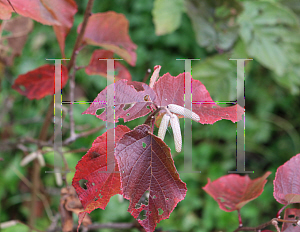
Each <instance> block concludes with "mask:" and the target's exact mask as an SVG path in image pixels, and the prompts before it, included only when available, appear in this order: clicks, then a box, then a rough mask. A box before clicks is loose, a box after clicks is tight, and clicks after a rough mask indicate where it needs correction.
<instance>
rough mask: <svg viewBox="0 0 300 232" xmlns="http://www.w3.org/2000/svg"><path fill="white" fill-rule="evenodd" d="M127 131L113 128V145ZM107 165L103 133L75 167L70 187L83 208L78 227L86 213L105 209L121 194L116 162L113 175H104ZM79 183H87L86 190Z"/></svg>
mask: <svg viewBox="0 0 300 232" xmlns="http://www.w3.org/2000/svg"><path fill="white" fill-rule="evenodd" d="M110 130H114V129H110ZM129 131H130V129H129V128H128V127H127V126H123V125H118V126H117V127H116V128H115V144H116V143H117V142H118V141H119V140H120V138H121V137H122V136H123V135H124V134H125V133H126V132H129ZM109 165H112V164H109V163H107V132H105V133H104V134H102V135H101V136H99V137H98V138H97V139H95V141H94V142H93V144H92V147H91V148H90V149H89V150H88V152H87V153H86V154H85V155H84V156H83V157H82V158H81V160H80V161H79V162H78V164H77V165H76V167H75V168H76V172H75V175H74V178H73V181H72V185H73V187H74V188H75V190H76V192H77V194H78V197H79V200H80V201H81V203H82V206H83V207H84V211H83V212H82V213H80V214H79V221H78V223H79V226H80V224H81V222H82V220H83V219H84V216H85V215H86V213H90V212H91V211H93V210H95V209H97V208H101V209H105V207H106V205H107V204H108V202H109V200H110V198H111V197H112V196H114V195H116V194H122V191H121V183H120V173H119V169H118V164H117V160H116V159H115V167H114V168H113V170H115V172H114V173H105V171H107V170H109V169H108V166H109ZM80 181H87V183H85V186H86V189H84V188H82V187H81V186H80ZM79 226H78V228H79Z"/></svg>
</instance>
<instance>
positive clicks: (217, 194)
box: [203, 172, 271, 212]
mask: <svg viewBox="0 0 300 232" xmlns="http://www.w3.org/2000/svg"><path fill="white" fill-rule="evenodd" d="M270 174H271V172H266V173H265V175H263V176H262V177H259V178H257V179H254V180H251V179H250V178H249V176H248V175H246V176H240V175H237V174H229V175H226V176H222V177H220V178H219V179H217V180H215V181H213V182H211V181H210V179H209V178H208V183H207V184H206V185H205V187H203V189H204V190H205V191H206V192H207V193H208V194H209V195H211V196H212V197H213V198H214V199H215V201H217V202H218V204H219V207H220V208H221V209H222V210H224V211H226V212H231V211H234V210H239V209H241V208H242V207H243V206H244V205H245V204H247V203H248V202H249V201H252V200H254V199H255V198H257V197H259V196H260V194H261V193H262V192H263V190H264V186H265V184H266V182H267V180H266V179H267V177H268V176H269V175H270Z"/></svg>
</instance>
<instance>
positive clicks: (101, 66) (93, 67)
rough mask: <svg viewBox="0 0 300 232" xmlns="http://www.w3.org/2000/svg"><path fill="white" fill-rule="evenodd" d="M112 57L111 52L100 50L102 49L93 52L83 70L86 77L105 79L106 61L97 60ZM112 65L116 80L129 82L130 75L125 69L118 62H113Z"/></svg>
mask: <svg viewBox="0 0 300 232" xmlns="http://www.w3.org/2000/svg"><path fill="white" fill-rule="evenodd" d="M113 56H114V53H113V52H111V51H107V50H102V49H99V50H95V51H94V52H93V55H92V58H91V60H90V63H89V65H88V66H87V67H86V68H85V72H86V73H87V74H88V75H101V76H104V77H107V61H105V60H99V59H112V58H113ZM114 63H115V72H116V74H115V77H116V80H119V79H126V80H131V75H130V72H129V71H128V70H127V68H126V67H125V66H124V65H122V64H121V63H120V62H118V61H114Z"/></svg>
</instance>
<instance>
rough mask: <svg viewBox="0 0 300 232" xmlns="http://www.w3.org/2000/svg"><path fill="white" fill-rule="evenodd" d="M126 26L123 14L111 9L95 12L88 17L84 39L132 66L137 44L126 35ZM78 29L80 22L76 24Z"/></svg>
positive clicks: (127, 24)
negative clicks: (114, 54) (116, 55)
mask: <svg viewBox="0 0 300 232" xmlns="http://www.w3.org/2000/svg"><path fill="white" fill-rule="evenodd" d="M128 27H129V23H128V20H127V19H126V17H125V16H124V15H123V14H118V13H116V12H113V11H108V12H104V13H96V14H93V15H92V16H91V17H90V18H89V21H88V24H87V27H86V30H85V34H84V41H85V42H86V43H88V44H91V45H96V46H100V47H103V48H105V49H107V50H110V51H112V52H114V53H116V54H118V55H119V56H120V57H122V58H124V59H125V60H126V61H127V62H128V63H129V64H130V65H132V66H134V65H135V62H136V53H135V50H136V48H137V46H136V45H135V44H134V43H133V42H132V41H131V39H130V37H129V35H128ZM80 29H81V24H80V25H79V26H78V29H77V32H79V31H80Z"/></svg>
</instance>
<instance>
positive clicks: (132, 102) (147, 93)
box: [82, 79, 156, 122]
mask: <svg viewBox="0 0 300 232" xmlns="http://www.w3.org/2000/svg"><path fill="white" fill-rule="evenodd" d="M112 85H114V84H111V85H110V86H112ZM106 95H107V87H106V88H105V89H104V90H103V91H101V92H100V93H99V94H98V96H97V97H96V98H95V100H94V102H93V103H92V105H91V106H90V107H89V108H88V109H87V110H86V111H84V112H83V113H82V114H92V115H96V116H97V117H98V118H100V119H101V120H103V121H108V122H113V121H114V114H113V111H112V114H110V115H109V114H108V115H106V114H107V113H106V112H107V105H106ZM112 98H113V96H112ZM155 98H156V95H155V93H154V91H153V90H152V89H151V88H150V87H149V86H148V85H146V84H144V83H139V82H134V81H133V82H128V81H127V80H124V79H122V80H119V81H117V82H116V83H115V121H116V122H118V118H124V122H127V121H130V120H133V119H136V118H138V117H142V116H145V115H146V114H148V113H149V112H150V109H149V108H147V106H148V107H149V106H150V105H151V104H152V102H153V101H154V100H155ZM101 108H105V111H104V112H103V113H102V114H100V115H97V110H98V109H101ZM106 117H107V119H106Z"/></svg>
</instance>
